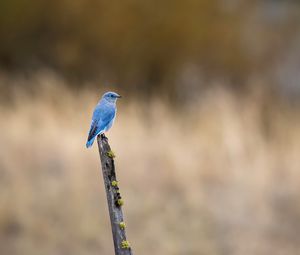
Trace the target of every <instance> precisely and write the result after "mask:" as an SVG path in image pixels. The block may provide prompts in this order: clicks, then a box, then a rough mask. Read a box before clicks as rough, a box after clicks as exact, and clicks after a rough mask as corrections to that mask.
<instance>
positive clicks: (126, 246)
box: [121, 240, 130, 249]
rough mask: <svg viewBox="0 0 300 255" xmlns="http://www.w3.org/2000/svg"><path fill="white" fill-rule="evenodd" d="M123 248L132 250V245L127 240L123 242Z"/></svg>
mask: <svg viewBox="0 0 300 255" xmlns="http://www.w3.org/2000/svg"><path fill="white" fill-rule="evenodd" d="M121 248H122V249H129V248H130V243H129V242H128V241H127V240H124V241H122V242H121Z"/></svg>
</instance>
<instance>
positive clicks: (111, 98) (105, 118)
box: [86, 92, 121, 148]
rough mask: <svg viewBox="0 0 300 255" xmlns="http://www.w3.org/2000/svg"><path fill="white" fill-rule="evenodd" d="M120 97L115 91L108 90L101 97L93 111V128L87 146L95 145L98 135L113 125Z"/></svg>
mask: <svg viewBox="0 0 300 255" xmlns="http://www.w3.org/2000/svg"><path fill="white" fill-rule="evenodd" d="M120 97H121V96H120V95H118V94H117V93H115V92H106V93H105V94H104V95H103V96H102V98H101V99H100V101H99V103H98V104H97V106H96V107H95V110H94V113H93V117H92V123H91V128H90V131H89V135H88V139H87V142H86V147H87V148H89V147H91V146H92V145H93V142H94V140H95V138H96V137H97V135H101V134H103V133H104V132H107V131H108V130H109V129H110V128H111V126H112V125H113V123H114V120H115V117H116V112H117V106H116V101H117V99H118V98H120Z"/></svg>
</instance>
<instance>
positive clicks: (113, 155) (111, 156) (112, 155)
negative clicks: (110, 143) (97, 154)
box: [107, 150, 116, 158]
mask: <svg viewBox="0 0 300 255" xmlns="http://www.w3.org/2000/svg"><path fill="white" fill-rule="evenodd" d="M107 156H108V157H110V158H115V157H116V155H115V153H114V152H113V151H112V150H110V151H108V152H107Z"/></svg>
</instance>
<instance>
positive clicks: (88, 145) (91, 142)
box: [85, 137, 95, 148]
mask: <svg viewBox="0 0 300 255" xmlns="http://www.w3.org/2000/svg"><path fill="white" fill-rule="evenodd" d="M94 140H95V137H93V138H92V139H90V140H87V142H86V145H85V146H86V147H87V148H90V147H91V146H92V145H93V143H94Z"/></svg>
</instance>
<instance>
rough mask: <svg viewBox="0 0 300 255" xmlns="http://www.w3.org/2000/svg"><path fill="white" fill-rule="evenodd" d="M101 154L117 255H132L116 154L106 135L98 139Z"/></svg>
mask: <svg viewBox="0 0 300 255" xmlns="http://www.w3.org/2000/svg"><path fill="white" fill-rule="evenodd" d="M97 141H98V147H99V154H100V159H101V166H102V173H103V179H104V186H105V190H106V196H107V204H108V210H109V216H110V222H111V229H112V235H113V241H114V247H115V254H116V255H132V250H131V248H130V245H129V243H128V241H127V239H126V234H125V223H124V219H123V212H122V209H121V207H122V205H123V200H122V198H121V195H120V190H119V187H118V182H117V178H116V172H115V164H114V159H113V158H114V154H113V152H112V151H111V149H110V146H109V144H108V139H107V138H106V137H105V135H101V136H100V135H99V136H98V137H97Z"/></svg>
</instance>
